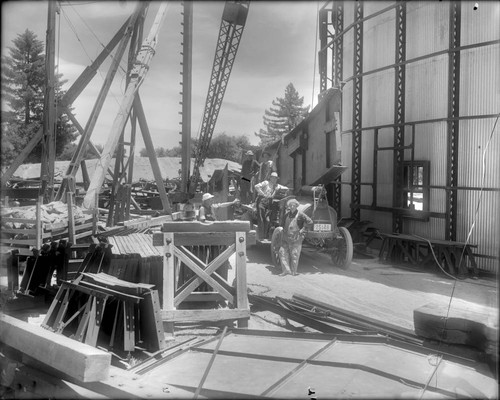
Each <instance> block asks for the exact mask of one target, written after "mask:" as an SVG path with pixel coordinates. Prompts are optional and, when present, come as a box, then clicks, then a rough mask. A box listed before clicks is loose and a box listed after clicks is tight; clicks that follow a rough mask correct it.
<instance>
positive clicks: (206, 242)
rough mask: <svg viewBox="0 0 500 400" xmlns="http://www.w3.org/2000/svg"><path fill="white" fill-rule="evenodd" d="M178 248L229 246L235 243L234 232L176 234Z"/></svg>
mask: <svg viewBox="0 0 500 400" xmlns="http://www.w3.org/2000/svg"><path fill="white" fill-rule="evenodd" d="M175 243H176V244H177V246H199V245H203V246H229V245H231V244H233V243H234V232H211V233H210V234H208V233H207V232H181V233H176V234H175Z"/></svg>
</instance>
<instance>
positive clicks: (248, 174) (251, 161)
mask: <svg viewBox="0 0 500 400" xmlns="http://www.w3.org/2000/svg"><path fill="white" fill-rule="evenodd" d="M259 168H260V165H259V163H258V162H257V160H255V158H254V154H253V151H252V150H248V151H247V152H246V153H245V159H244V160H243V163H242V164H241V180H240V198H241V201H242V202H243V204H249V203H251V202H252V189H253V184H254V182H255V175H257V173H258V172H259Z"/></svg>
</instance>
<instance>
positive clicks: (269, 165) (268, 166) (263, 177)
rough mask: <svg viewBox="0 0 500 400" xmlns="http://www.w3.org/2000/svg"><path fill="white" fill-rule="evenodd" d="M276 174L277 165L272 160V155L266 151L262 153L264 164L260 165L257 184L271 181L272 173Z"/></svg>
mask: <svg viewBox="0 0 500 400" xmlns="http://www.w3.org/2000/svg"><path fill="white" fill-rule="evenodd" d="M273 172H276V165H275V164H274V161H273V160H271V153H269V152H268V151H264V152H263V153H262V162H261V163H260V169H259V175H258V179H257V183H261V182H264V181H267V180H269V177H270V176H271V173H273Z"/></svg>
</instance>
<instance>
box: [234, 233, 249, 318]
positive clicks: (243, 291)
mask: <svg viewBox="0 0 500 400" xmlns="http://www.w3.org/2000/svg"><path fill="white" fill-rule="evenodd" d="M245 241H246V234H245V232H236V237H235V243H236V306H237V308H238V309H240V310H244V309H248V307H249V305H248V296H247V253H246V242H245ZM238 327H239V328H248V318H240V319H238Z"/></svg>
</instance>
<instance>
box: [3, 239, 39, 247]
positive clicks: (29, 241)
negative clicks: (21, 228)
mask: <svg viewBox="0 0 500 400" xmlns="http://www.w3.org/2000/svg"><path fill="white" fill-rule="evenodd" d="M0 243H1V244H12V245H14V246H15V245H25V246H36V245H37V240H36V239H0Z"/></svg>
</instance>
